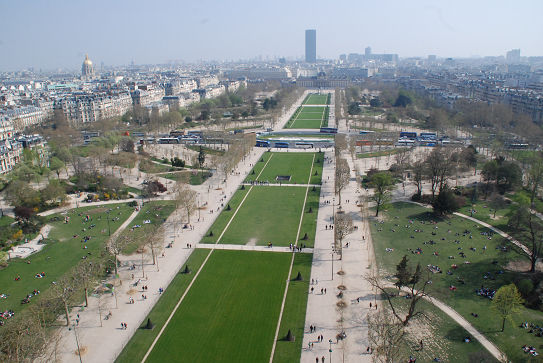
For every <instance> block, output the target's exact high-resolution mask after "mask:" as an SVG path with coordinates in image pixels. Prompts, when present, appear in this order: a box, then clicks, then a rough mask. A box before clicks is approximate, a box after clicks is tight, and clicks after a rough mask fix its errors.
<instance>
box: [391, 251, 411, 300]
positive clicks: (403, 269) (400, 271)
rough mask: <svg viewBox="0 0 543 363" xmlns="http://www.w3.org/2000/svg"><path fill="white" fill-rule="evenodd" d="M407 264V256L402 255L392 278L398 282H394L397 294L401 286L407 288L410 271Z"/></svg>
mask: <svg viewBox="0 0 543 363" xmlns="http://www.w3.org/2000/svg"><path fill="white" fill-rule="evenodd" d="M408 262H409V260H408V259H407V255H404V256H403V258H402V260H401V261H400V263H399V264H397V265H396V274H395V275H394V276H395V277H396V278H397V279H398V281H396V282H395V283H394V285H396V287H398V293H400V290H401V288H402V287H403V286H407V284H409V281H411V273H410V272H411V271H409V265H408Z"/></svg>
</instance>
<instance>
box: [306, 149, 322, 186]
mask: <svg viewBox="0 0 543 363" xmlns="http://www.w3.org/2000/svg"><path fill="white" fill-rule="evenodd" d="M323 165H324V153H316V154H315V161H314V162H313V170H312V171H311V180H310V181H309V184H320V183H321V182H322V168H323ZM315 173H317V174H316V175H315Z"/></svg>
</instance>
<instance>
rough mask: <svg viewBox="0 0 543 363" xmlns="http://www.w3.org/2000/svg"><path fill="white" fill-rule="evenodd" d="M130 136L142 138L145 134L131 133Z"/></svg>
mask: <svg viewBox="0 0 543 363" xmlns="http://www.w3.org/2000/svg"><path fill="white" fill-rule="evenodd" d="M132 136H135V137H143V136H145V133H143V132H133V133H132Z"/></svg>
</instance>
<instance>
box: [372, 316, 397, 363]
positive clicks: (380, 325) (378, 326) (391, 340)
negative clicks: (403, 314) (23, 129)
mask: <svg viewBox="0 0 543 363" xmlns="http://www.w3.org/2000/svg"><path fill="white" fill-rule="evenodd" d="M367 320H368V340H369V342H370V345H371V347H372V351H373V353H374V358H376V359H379V361H380V362H382V363H393V362H400V361H401V352H402V350H403V349H405V336H406V331H405V326H404V325H403V324H402V323H401V322H399V321H398V320H397V319H396V318H395V317H394V316H390V315H388V314H387V313H386V311H384V310H383V309H381V310H379V311H376V312H375V313H373V314H368V317H367Z"/></svg>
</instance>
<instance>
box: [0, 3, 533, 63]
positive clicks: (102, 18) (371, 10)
mask: <svg viewBox="0 0 543 363" xmlns="http://www.w3.org/2000/svg"><path fill="white" fill-rule="evenodd" d="M271 5H272V6H270V4H264V3H262V4H260V3H254V2H249V1H246V0H237V1H235V2H230V3H224V2H220V1H218V0H203V1H200V2H194V3H186V2H176V1H171V0H158V1H156V2H153V3H149V2H147V1H143V0H132V1H127V0H119V1H116V2H106V1H104V0H96V1H94V2H92V3H85V2H74V1H69V0H55V1H54V2H43V1H38V0H29V1H25V2H8V1H4V2H3V3H2V5H0V10H1V11H0V30H1V31H2V34H3V37H2V39H1V40H0V54H1V56H0V71H10V70H11V71H17V70H24V69H28V68H34V69H35V70H38V69H44V70H45V69H57V68H65V69H80V68H81V64H82V62H83V60H84V59H85V54H86V53H88V54H89V58H90V59H91V60H92V61H93V63H94V65H95V67H96V68H99V67H100V64H101V63H102V62H103V63H104V65H105V66H122V65H129V64H130V63H131V61H132V60H134V61H135V63H136V64H153V63H154V64H160V63H165V61H167V60H176V59H182V60H184V61H186V62H189V63H195V62H197V61H199V60H206V61H209V60H217V61H221V60H222V61H226V60H228V61H231V60H234V61H237V60H239V59H254V58H255V57H259V55H262V59H263V60H267V59H274V57H275V56H277V57H295V58H300V57H303V56H304V53H305V30H306V29H316V31H317V32H318V34H319V36H318V39H317V49H318V51H317V57H320V58H324V59H338V58H339V55H340V54H349V53H360V54H363V53H364V49H365V48H366V47H371V48H372V53H373V54H382V53H394V54H398V55H399V56H400V57H412V56H418V57H421V58H426V57H427V56H428V55H430V54H435V55H437V56H438V58H443V57H451V58H470V57H472V56H482V57H484V56H504V57H505V55H506V52H508V51H511V50H512V49H520V50H521V56H543V48H542V47H541V45H540V41H539V40H538V39H537V37H536V35H537V34H541V30H543V25H542V23H541V22H540V21H539V16H540V14H541V13H543V2H542V1H537V0H525V1H522V2H516V3H513V2H511V1H507V2H506V1H505V0H495V1H490V0H480V1H477V2H471V1H468V0H458V1H454V2H453V1H447V2H442V3H436V2H435V1H427V0H413V1H410V2H401V1H396V0H388V1H383V2H378V3H377V2H373V1H367V0H343V1H341V0H340V1H339V2H335V3H333V4H330V3H329V2H325V1H320V0H319V1H307V0H301V1H298V2H287V1H284V0H277V1H276V2H274V3H273V4H271ZM241 15H243V16H242V17H241ZM279 20H280V21H279ZM268 57H269V58H268Z"/></svg>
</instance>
